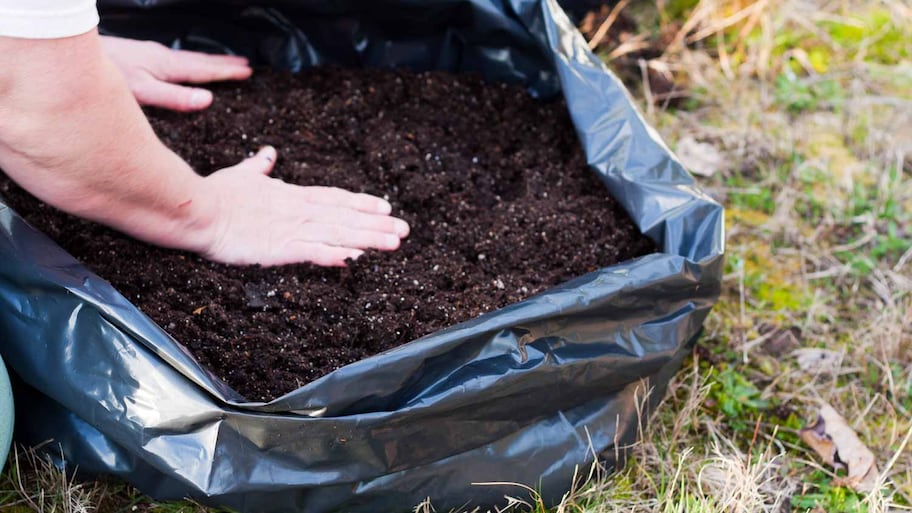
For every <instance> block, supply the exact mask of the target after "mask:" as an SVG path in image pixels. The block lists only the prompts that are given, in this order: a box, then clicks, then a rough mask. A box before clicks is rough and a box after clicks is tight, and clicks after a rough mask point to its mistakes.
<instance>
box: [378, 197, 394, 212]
mask: <svg viewBox="0 0 912 513" xmlns="http://www.w3.org/2000/svg"><path fill="white" fill-rule="evenodd" d="M377 211H378V212H380V213H381V214H389V213H390V212H392V211H393V206H392V205H390V204H389V202H388V201H386V200H380V201H379V202H377Z"/></svg>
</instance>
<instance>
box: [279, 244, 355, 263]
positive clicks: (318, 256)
mask: <svg viewBox="0 0 912 513" xmlns="http://www.w3.org/2000/svg"><path fill="white" fill-rule="evenodd" d="M363 254H364V252H363V251H361V250H359V249H352V248H341V247H336V246H329V245H327V244H320V243H317V242H306V241H294V242H292V243H290V244H289V245H288V247H287V251H285V252H284V253H283V254H282V255H281V256H279V257H278V258H277V259H276V261H275V264H274V265H286V264H295V263H299V262H311V263H313V264H316V265H320V266H323V267H345V266H346V264H345V260H346V259H349V258H350V259H352V260H357V259H358V257H360V256H361V255H363Z"/></svg>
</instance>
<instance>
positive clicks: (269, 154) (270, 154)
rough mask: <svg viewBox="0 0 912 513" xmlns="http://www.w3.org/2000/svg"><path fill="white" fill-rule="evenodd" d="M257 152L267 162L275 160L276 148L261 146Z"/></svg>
mask: <svg viewBox="0 0 912 513" xmlns="http://www.w3.org/2000/svg"><path fill="white" fill-rule="evenodd" d="M258 153H259V154H260V155H261V156H262V157H263V158H264V159H266V160H268V161H269V162H275V159H276V149H275V148H273V147H272V146H263V147H262V148H260V151H259V152H258Z"/></svg>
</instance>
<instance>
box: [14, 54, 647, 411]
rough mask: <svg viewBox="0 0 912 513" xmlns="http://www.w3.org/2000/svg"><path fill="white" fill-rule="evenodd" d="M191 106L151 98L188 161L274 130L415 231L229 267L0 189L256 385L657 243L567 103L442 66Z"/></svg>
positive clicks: (228, 93) (272, 389) (391, 341)
mask: <svg viewBox="0 0 912 513" xmlns="http://www.w3.org/2000/svg"><path fill="white" fill-rule="evenodd" d="M214 92H215V96H216V99H215V102H214V104H213V106H212V107H210V108H209V109H207V110H206V111H203V112H202V113H197V114H177V113H171V112H164V111H159V110H149V111H147V113H148V114H149V116H150V118H151V120H152V124H153V126H154V127H155V130H156V132H157V133H158V134H159V136H160V137H161V138H162V139H163V140H164V141H165V143H166V144H167V145H168V146H170V147H171V148H172V149H173V150H174V151H176V152H177V153H178V154H179V155H181V156H182V157H184V158H185V159H187V160H188V161H189V162H190V163H191V165H193V167H194V169H196V170H197V171H198V172H201V173H208V172H211V171H214V170H217V169H220V168H223V167H227V166H231V165H234V164H236V163H237V162H238V161H240V160H241V159H242V158H244V157H246V156H247V155H248V154H249V152H251V151H253V150H255V149H256V148H258V147H260V146H262V145H264V144H271V145H273V146H275V147H276V148H277V149H278V151H279V159H278V164H277V165H276V169H275V171H274V173H273V175H274V176H276V177H279V178H281V179H282V180H285V181H288V182H293V183H296V184H302V185H332V186H337V187H343V188H346V189H349V190H353V191H359V192H367V193H370V194H375V195H377V196H381V197H386V198H388V199H389V201H390V202H391V203H392V205H393V212H394V215H396V216H399V217H401V218H403V219H405V220H406V221H408V222H409V223H410V224H411V227H412V231H411V235H410V236H409V237H408V238H407V239H405V240H404V242H403V245H402V247H401V248H400V249H399V250H397V251H395V252H391V253H384V252H378V251H369V252H367V253H366V254H365V255H363V256H362V257H361V258H359V259H358V260H357V261H355V262H353V263H351V264H350V265H349V267H347V268H343V269H340V268H319V267H316V266H312V265H306V264H304V265H291V266H284V267H278V268H261V267H257V266H251V267H230V266H226V265H221V264H216V263H212V262H209V261H206V260H203V259H202V258H200V257H198V256H196V255H193V254H188V253H185V252H180V251H173V250H168V249H160V248H155V247H150V246H148V245H146V244H143V243H140V242H136V241H134V240H131V239H130V238H128V237H126V236H123V235H121V234H119V233H116V232H114V231H111V230H109V229H107V228H105V227H102V226H100V225H97V224H94V223H90V222H87V221H83V220H80V219H77V218H74V217H72V216H69V215H66V214H63V213H61V212H59V211H57V210H55V209H53V208H51V207H49V206H47V205H44V204H42V203H40V202H38V201H37V200H35V199H34V198H32V197H31V196H29V195H28V194H27V193H25V192H23V191H22V190H21V189H19V188H18V187H16V186H15V185H14V184H13V183H12V182H10V181H9V180H8V179H7V178H6V177H5V176H0V195H2V196H3V197H4V198H5V199H6V200H7V201H8V203H9V205H10V206H11V207H13V209H14V210H16V211H18V212H19V213H20V214H22V215H23V216H24V217H25V218H26V219H27V220H28V221H29V222H30V223H31V224H33V225H34V226H36V227H37V228H39V229H41V230H43V231H44V232H45V233H47V234H48V235H50V236H51V237H52V238H53V239H55V240H56V241H57V242H58V243H60V244H61V245H62V246H63V247H64V248H65V249H67V250H68V251H69V252H70V253H72V254H73V255H74V256H76V257H77V258H78V259H80V260H82V261H83V262H84V263H86V264H87V265H88V266H89V267H90V268H91V269H92V270H94V271H95V272H96V273H97V274H98V275H100V276H102V277H103V278H105V279H107V280H109V281H110V282H111V283H112V284H113V285H114V286H115V287H116V288H117V289H118V290H119V291H120V292H121V293H123V294H124V295H125V296H126V297H127V298H128V299H130V300H131V301H132V302H133V303H134V304H135V305H136V306H138V307H139V308H140V309H141V310H142V311H143V312H144V313H146V315H148V316H149V317H151V318H152V319H153V320H155V321H156V322H157V323H158V324H159V325H161V326H162V327H163V328H164V329H165V330H166V331H167V332H169V333H170V334H171V335H172V336H174V338H175V339H177V340H178V341H180V342H182V343H183V344H184V345H185V346H186V347H187V348H189V349H190V351H191V352H192V353H193V354H194V355H195V356H196V358H197V359H198V360H199V361H200V362H201V363H202V364H203V365H205V366H206V367H208V368H209V369H211V370H212V371H213V372H214V373H215V374H216V375H218V376H219V377H221V378H222V379H224V380H225V381H226V382H227V383H228V384H229V385H230V386H232V387H233V388H234V389H236V390H238V391H239V392H241V393H242V394H243V395H244V396H245V397H246V398H247V399H249V400H264V401H265V400H268V399H271V398H274V397H277V396H279V395H281V394H284V393H286V392H289V391H291V390H294V389H295V388H298V387H300V386H302V385H304V384H306V383H308V382H310V381H311V380H314V379H316V378H318V377H320V376H323V375H324V374H327V373H328V372H330V371H332V370H334V369H337V368H339V367H341V366H343V365H346V364H349V363H352V362H355V361H357V360H360V359H363V358H365V357H368V356H371V355H374V354H376V353H379V352H382V351H384V350H387V349H391V348H394V347H396V346H398V345H401V344H403V343H406V342H409V341H411V340H414V339H416V338H418V337H420V336H422V335H426V334H429V333H431V332H434V331H436V330H439V329H441V328H445V327H447V326H451V325H453V324H456V323H458V322H461V321H466V320H469V319H472V318H473V317H476V316H478V315H480V314H482V313H485V312H489V311H491V310H494V309H497V308H500V307H503V306H505V305H508V304H510V303H515V302H517V301H520V300H522V299H525V298H527V297H529V296H531V295H533V294H535V293H537V292H541V291H543V290H545V289H547V288H549V287H552V286H554V285H557V284H559V283H561V282H563V281H566V280H568V279H571V278H574V277H577V276H580V275H582V274H585V273H587V272H590V271H594V270H596V269H598V268H600V267H604V266H608V265H611V264H614V263H617V262H621V261H625V260H628V259H631V258H634V257H637V256H641V255H645V254H647V253H651V252H654V251H655V246H654V244H653V243H652V242H651V241H650V240H649V239H647V238H646V237H644V236H643V235H642V234H640V233H639V231H638V230H637V228H636V227H635V225H634V224H633V223H632V222H631V220H630V218H629V217H628V216H627V214H626V213H625V212H624V211H623V209H622V208H621V207H620V206H619V204H618V203H617V202H616V201H615V200H613V199H612V198H611V197H610V196H609V194H608V192H607V190H606V189H605V187H604V186H603V185H602V183H601V182H600V180H599V179H598V178H597V176H596V175H595V174H594V173H593V172H592V171H590V170H589V169H587V166H586V161H585V157H584V156H583V153H582V151H581V148H580V145H579V142H578V141H577V137H576V135H575V133H574V129H573V125H572V124H571V122H570V119H569V116H568V114H567V112H566V108H565V106H564V104H563V103H562V102H560V101H554V102H543V101H536V100H534V99H532V98H531V97H529V96H528V95H527V94H526V92H525V91H524V89H523V88H521V87H518V86H507V85H502V84H497V85H486V84H485V83H483V82H482V81H481V79H480V78H478V77H475V76H468V75H452V74H446V73H441V72H432V73H412V72H406V71H380V70H352V69H340V68H317V69H313V70H309V71H306V72H304V73H301V74H299V75H290V74H281V73H271V72H260V73H258V74H257V75H255V77H254V78H253V79H251V80H249V81H246V82H242V83H228V84H218V85H216V86H215V87H214Z"/></svg>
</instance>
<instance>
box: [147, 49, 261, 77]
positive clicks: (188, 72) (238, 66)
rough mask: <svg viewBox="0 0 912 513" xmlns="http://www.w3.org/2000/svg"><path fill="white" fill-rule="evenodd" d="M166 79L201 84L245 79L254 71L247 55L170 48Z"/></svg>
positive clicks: (165, 70)
mask: <svg viewBox="0 0 912 513" xmlns="http://www.w3.org/2000/svg"><path fill="white" fill-rule="evenodd" d="M169 52H170V53H169V56H168V64H167V66H166V68H165V69H163V70H162V72H163V73H164V74H165V76H164V77H161V78H162V79H164V80H168V81H172V82H190V83H194V84H201V83H205V82H218V81H221V80H244V79H246V78H249V77H250V75H251V74H252V73H253V70H252V69H251V68H250V64H249V62H248V60H247V58H246V57H240V56H237V55H210V54H207V53H201V52H192V51H189V50H169Z"/></svg>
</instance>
